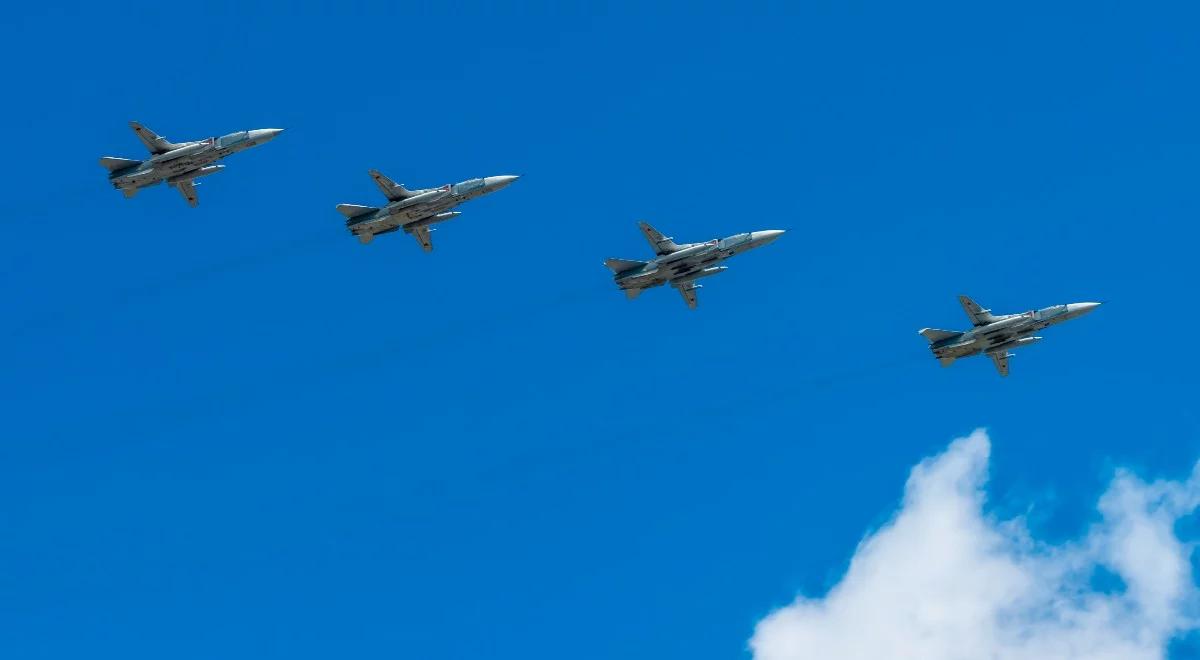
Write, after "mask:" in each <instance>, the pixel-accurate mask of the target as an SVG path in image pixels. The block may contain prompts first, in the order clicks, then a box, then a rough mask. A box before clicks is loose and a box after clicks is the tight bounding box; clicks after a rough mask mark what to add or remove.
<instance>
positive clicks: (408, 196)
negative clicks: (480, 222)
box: [337, 170, 519, 252]
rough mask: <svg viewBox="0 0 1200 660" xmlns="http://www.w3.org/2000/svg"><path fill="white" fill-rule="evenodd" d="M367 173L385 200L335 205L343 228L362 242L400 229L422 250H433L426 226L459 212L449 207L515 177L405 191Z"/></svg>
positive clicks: (513, 179)
mask: <svg viewBox="0 0 1200 660" xmlns="http://www.w3.org/2000/svg"><path fill="white" fill-rule="evenodd" d="M368 173H369V174H370V175H371V178H372V179H375V184H376V185H378V186H379V190H380V191H382V192H383V196H384V197H387V199H388V203H387V205H386V206H384V207H383V208H379V207H377V206H359V205H357V204H338V206H337V210H338V212H339V213H341V214H342V215H344V216H346V228H347V229H349V230H350V233H351V234H354V235H355V236H357V237H358V241H359V242H360V243H362V244H364V245H365V244H367V243H370V242H371V241H372V240H373V239H374V238H375V237H376V236H378V235H379V234H390V233H391V232H394V231H400V230H401V229H403V230H404V233H406V234H410V235H411V236H412V237H413V238H415V239H417V242H418V243H420V244H421V248H422V249H423V250H425V251H426V252H430V251H432V250H433V243H432V242H431V241H430V238H429V232H430V231H432V228H431V227H430V225H433V224H437V223H439V222H445V221H447V220H450V219H453V218H455V217H458V216H459V215H460V214H461V212H460V211H451V210H450V209H452V208H454V207H456V206H458V205H459V204H462V203H463V202H466V201H469V200H472V199H475V198H476V197H480V196H482V195H486V194H488V193H493V192H496V191H497V190H500V189H501V188H503V187H505V186H507V185H509V184H510V183H512V182H513V181H516V180H517V179H518V178H519V177H516V176H488V177H484V178H482V179H469V180H467V181H463V182H462V183H454V184H449V183H447V184H446V185H444V186H442V187H440V188H424V189H420V190H409V189H408V188H405V187H404V186H403V185H401V184H398V183H396V182H395V181H392V180H391V179H389V178H387V177H386V176H384V175H382V174H380V173H379V170H370V171H369V172H368Z"/></svg>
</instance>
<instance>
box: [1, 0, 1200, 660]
mask: <svg viewBox="0 0 1200 660" xmlns="http://www.w3.org/2000/svg"><path fill="white" fill-rule="evenodd" d="M643 4H644V3H631V4H629V5H623V4H610V5H604V6H568V5H562V4H560V3H536V4H530V5H527V6H526V7H524V8H516V9H512V8H504V9H502V8H498V7H496V6H494V5H493V4H491V3H480V4H472V3H463V4H455V5H437V4H428V5H420V6H412V7H402V6H398V5H391V4H385V3H370V2H367V3H352V4H351V5H350V6H342V7H337V6H334V5H332V4H331V5H329V6H322V5H317V4H287V5H284V4H279V5H273V6H272V5H268V4H261V5H254V6H246V5H243V4H241V3H207V4H205V5H199V4H178V3H176V4H172V3H154V4H146V5H140V6H139V5H128V6H122V7H120V8H114V7H111V6H99V5H91V4H87V5H80V6H70V5H58V4H42V5H29V4H26V5H22V6H20V7H16V8H14V9H13V10H11V11H10V13H9V14H8V16H7V19H6V22H7V26H6V29H5V33H6V38H5V39H3V40H0V54H3V56H4V58H5V60H6V61H8V62H9V63H10V66H8V67H6V72H5V74H4V75H5V78H6V83H7V84H6V85H5V86H6V88H7V89H8V90H9V94H8V99H9V102H8V103H6V104H5V105H4V106H3V108H2V109H0V113H2V114H3V116H4V119H5V120H6V121H5V122H4V124H5V126H6V127H7V131H6V151H7V153H8V159H7V163H6V164H5V165H4V166H2V167H3V172H4V180H5V181H6V182H7V185H6V187H5V190H6V194H5V195H4V199H3V201H2V202H0V208H2V209H3V218H4V219H3V220H2V221H0V222H3V223H4V228H5V229H4V236H5V240H3V241H0V294H2V295H3V297H4V299H5V300H6V301H7V304H6V308H7V313H6V314H5V317H6V318H7V322H6V324H5V325H6V330H5V332H6V334H7V341H6V346H7V347H8V350H7V351H5V363H6V364H5V368H4V369H3V371H2V372H0V374H2V375H0V387H2V388H3V391H4V399H5V401H6V408H7V409H8V410H7V413H6V414H5V415H4V419H5V421H6V422H7V423H6V424H5V425H4V426H5V429H4V436H5V441H4V442H3V443H2V444H0V502H2V504H0V647H2V648H6V649H8V653H7V655H10V656H11V657H21V658H68V657H71V658H76V657H80V656H81V655H84V654H86V655H88V656H90V657H121V658H126V659H136V658H160V657H163V656H170V657H173V658H179V659H186V658H209V657H213V656H216V655H221V656H224V657H247V658H249V657H254V658H276V657H278V658H285V657H286V658H309V657H311V658H318V657H329V656H330V655H334V654H337V655H342V656H349V655H352V656H356V657H363V658H377V657H395V656H397V655H404V656H406V657H425V658H461V657H498V658H510V657H512V658H516V657H520V658H560V657H563V655H564V654H567V653H569V654H570V655H571V656H572V657H575V658H580V659H585V658H611V657H618V656H619V657H646V658H652V657H691V658H728V657H739V654H742V653H744V652H745V645H746V640H747V639H748V638H749V636H750V635H751V633H752V631H753V628H754V624H755V622H756V621H757V620H759V619H760V618H761V617H763V616H764V615H765V614H767V613H768V612H769V611H770V610H772V609H773V608H776V607H779V606H781V605H783V604H785V603H787V602H788V601H790V600H791V599H792V598H793V597H794V596H795V594H796V593H798V592H804V593H820V592H821V591H822V590H824V589H826V588H828V587H829V586H830V585H831V584H832V583H833V581H834V580H836V578H837V576H838V575H840V574H841V573H842V572H843V571H844V570H845V565H846V561H847V559H848V557H849V556H850V555H851V553H852V552H853V550H854V547H855V545H856V544H857V542H858V541H859V540H860V539H861V538H862V536H863V534H864V533H865V532H866V531H867V530H869V529H870V528H872V527H873V526H875V525H878V524H880V523H881V522H882V521H883V520H884V519H886V516H887V515H888V514H889V512H890V511H891V510H892V509H893V508H894V506H895V503H896V501H897V498H898V497H899V496H900V493H901V488H902V486H903V483H904V478H905V475H906V473H907V471H908V469H909V468H910V467H911V466H912V465H913V464H914V463H916V462H917V461H918V460H920V459H921V457H923V456H925V455H928V454H930V453H931V452H935V451H938V450H939V449H940V448H942V447H944V446H945V445H946V443H947V442H948V441H949V440H950V439H951V438H953V437H956V436H959V435H963V434H966V433H968V432H970V431H971V430H972V429H974V428H976V427H980V426H984V427H987V428H989V429H990V431H991V434H992V439H993V448H992V451H993V454H994V460H993V462H992V466H991V467H992V473H993V477H992V482H993V485H992V488H991V492H992V497H993V501H992V504H993V506H995V507H996V508H997V510H998V511H1000V512H1001V513H1003V512H1017V513H1028V514H1029V516H1030V520H1031V524H1032V526H1033V527H1034V528H1035V529H1036V530H1037V531H1038V533H1039V534H1040V535H1041V536H1043V537H1045V538H1049V539H1059V538H1068V537H1072V536H1075V535H1077V534H1079V533H1080V530H1082V529H1084V528H1085V527H1086V526H1087V525H1088V524H1089V522H1091V521H1092V520H1093V517H1094V514H1093V513H1092V509H1091V507H1092V506H1093V504H1094V502H1095V498H1096V496H1097V495H1098V494H1099V493H1100V491H1101V490H1102V489H1103V487H1104V484H1105V482H1106V481H1107V479H1108V478H1109V476H1110V475H1111V473H1112V470H1113V469H1114V467H1115V466H1131V467H1133V468H1135V469H1136V470H1138V471H1140V472H1143V473H1145V474H1148V475H1151V476H1155V475H1161V476H1169V477H1179V476H1181V475H1182V474H1184V473H1186V472H1187V470H1188V466H1189V465H1190V464H1191V463H1192V462H1193V461H1194V460H1195V459H1196V458H1197V456H1200V417H1198V415H1200V413H1197V410H1196V405H1195V402H1196V376H1195V374H1196V373H1197V371H1198V366H1200V365H1198V364H1197V356H1196V353H1195V352H1194V351H1192V350H1191V348H1190V343H1191V337H1192V334H1193V333H1192V332H1191V329H1192V328H1195V327H1196V326H1197V324H1198V323H1200V314H1198V312H1197V311H1196V307H1195V305H1194V304H1193V303H1192V298H1193V295H1192V290H1193V288H1194V282H1195V281H1196V265H1195V264H1196V261H1195V256H1194V246H1195V244H1196V239H1197V237H1198V233H1197V230H1196V224H1195V218H1196V217H1197V211H1198V210H1200V209H1198V207H1200V200H1198V199H1197V196H1196V193H1195V190H1196V187H1195V176H1196V167H1195V162H1196V157H1195V154H1196V152H1197V148H1198V147H1200V128H1198V123H1197V120H1196V118H1197V117H1198V116H1200V93H1198V92H1197V88H1196V85H1195V70H1196V65H1197V63H1198V61H1200V59H1198V56H1200V46H1198V45H1197V43H1196V41H1195V39H1194V30H1193V29H1192V26H1194V25H1195V24H1196V21H1197V19H1200V12H1197V11H1196V9H1195V8H1193V7H1190V6H1188V5H1186V4H1185V3H1178V4H1165V5H1157V6H1155V7H1137V8H1133V7H1132V6H1130V5H1127V4H1124V3H1108V2H1101V3H1095V2H1092V3H1059V4H1056V5H1055V6H1054V7H1052V8H1048V7H1046V6H1044V4H1043V3H1018V4H1010V5H1006V6H1005V7H987V8H983V7H977V6H976V7H965V6H962V4H961V3H932V4H927V5H924V6H923V7H920V8H912V7H904V8H900V7H898V6H893V5H891V4H890V3H832V2H830V3H793V4H794V6H789V7H772V6H767V5H760V4H758V3H740V4H738V5H737V6H732V5H726V6H721V5H695V4H693V3H686V4H683V3H681V4H678V5H674V6H669V5H665V4H664V5H656V6H642V5H643ZM13 12H15V13H13ZM131 119H137V120H140V121H142V122H145V123H146V124H147V125H148V126H150V127H151V128H153V129H155V130H156V131H159V132H160V133H162V134H164V135H166V136H167V137H168V138H172V139H178V140H184V139H192V138H197V137H204V136H209V135H219V134H223V133H226V132H230V131H233V130H239V129H246V128H258V127H282V128H285V129H287V131H286V132H285V133H284V134H283V135H282V136H280V137H279V138H278V139H277V140H275V141H274V142H272V143H270V144H269V145H266V146H264V147H262V148H259V149H254V150H251V151H249V152H246V153H243V154H239V155H237V156H235V157H233V158H230V159H228V160H227V161H226V162H225V164H226V165H227V166H228V167H227V169H226V170H225V171H224V172H222V173H220V174H219V175H218V176H213V177H211V178H208V179H205V180H204V182H203V185H202V186H200V187H199V193H200V197H201V205H200V207H199V208H196V209H190V208H188V207H187V206H186V205H185V204H184V203H183V201H182V199H180V198H179V197H178V195H177V194H175V193H174V192H173V191H170V190H167V189H165V188H154V189H149V190H146V191H144V192H143V193H141V194H139V195H138V197H137V198H135V199H133V200H125V199H122V198H121V196H120V195H119V194H118V193H117V192H115V191H113V190H112V189H111V188H109V186H108V185H107V183H106V182H105V181H104V171H103V169H102V168H100V167H99V165H97V164H96V159H97V158H99V157H100V156H102V155H113V156H124V157H139V156H140V155H141V154H142V149H143V148H142V145H141V144H140V143H139V142H138V141H137V139H136V138H135V136H134V135H133V134H132V132H131V131H130V130H129V128H128V126H127V122H128V121H129V120H131ZM371 167H375V168H379V169H380V170H382V171H383V172H385V173H386V174H388V175H389V176H391V177H393V178H394V179H396V180H397V181H400V182H403V183H406V184H408V185H411V186H418V187H423V186H433V185H440V184H442V183H445V182H448V181H458V180H462V179H466V178H470V177H474V176H484V175H491V174H510V173H511V174H520V175H523V178H522V179H521V180H520V181H518V182H517V183H516V184H514V185H513V186H511V187H510V188H508V189H506V190H504V191H502V192H500V193H497V194H496V195H492V196H490V197H487V198H484V199H482V200H478V201H475V202H472V203H470V204H469V205H466V206H464V207H462V208H461V209H460V210H462V211H463V212H464V213H463V215H462V216H461V217H460V218H459V219H458V220H456V221H454V222H453V223H449V224H447V225H445V226H444V227H443V228H442V229H440V230H439V231H438V232H437V233H436V234H435V242H436V246H437V247H436V251H435V252H434V253H433V254H430V255H426V254H423V253H422V252H421V251H420V249H419V248H418V246H417V245H416V244H415V243H414V242H413V241H412V240H410V239H408V238H406V237H404V236H384V237H381V238H380V239H379V240H377V241H376V242H375V243H373V244H371V245H370V246H361V245H359V244H358V243H357V242H356V241H354V239H353V238H352V237H350V236H349V235H348V234H346V233H345V230H344V228H343V222H342V218H341V216H339V215H338V214H337V213H336V212H335V211H334V210H333V207H334V205H335V204H337V203H340V202H352V203H360V204H374V203H377V202H378V201H379V199H380V198H379V197H378V193H377V190H376V189H375V186H374V184H373V183H372V182H371V180H370V179H369V178H368V177H367V175H366V170H367V169H368V168H371ZM639 219H646V220H649V221H651V222H652V223H654V224H655V225H656V226H658V227H659V228H660V229H662V230H663V231H665V232H667V233H669V234H671V235H673V236H675V237H676V238H678V239H680V240H704V239H708V238H711V237H714V236H724V235H728V234H731V233H734V232H737V231H743V230H751V229H767V228H783V229H789V230H790V231H789V233H788V234H787V235H786V236H784V237H783V238H782V239H780V240H779V241H777V242H776V243H774V244H772V245H771V246H769V247H768V248H766V249H763V250H760V251H756V252H754V253H751V254H749V255H745V256H742V257H739V258H738V259H736V260H734V261H732V262H730V264H729V265H730V267H731V268H730V270H729V271H728V272H726V273H725V274H723V275H722V276H721V277H719V278H713V279H711V280H707V281H706V282H705V283H704V284H705V288H704V289H703V291H702V292H701V307H700V309H699V310H697V311H695V312H690V311H689V310H687V309H686V308H685V307H684V305H683V304H682V302H681V301H680V300H679V298H678V296H677V295H676V294H675V293H674V292H672V291H670V290H667V289H658V290H654V291H651V292H648V293H647V294H646V295H643V296H642V297H641V298H639V299H637V300H636V301H632V302H631V301H627V300H625V298H624V296H622V295H621V294H620V293H619V292H618V291H616V290H615V288H614V287H613V285H612V283H611V281H610V279H609V272H608V271H607V270H606V269H605V268H603V266H602V265H601V262H602V261H603V259H604V258H606V257H610V256H617V257H624V258H644V257H645V256H646V255H647V254H648V247H647V245H646V244H645V241H644V240H643V239H642V237H641V235H640V234H639V232H638V230H637V227H636V224H635V223H636V221H637V220H639ZM960 293H966V294H970V295H972V296H974V297H975V298H976V299H977V300H979V301H980V302H981V303H983V304H984V305H986V306H990V307H992V308H993V309H995V310H997V311H1004V312H1007V311H1020V310H1023V309H1026V308H1031V307H1042V306H1045V305H1050V304H1056V303H1060V302H1071V301H1079V300H1103V301H1106V302H1107V303H1108V304H1107V305H1106V306H1105V307H1103V308H1101V309H1100V310H1099V311H1098V312H1096V313H1095V314H1093V315H1091V316H1089V317H1087V318H1086V319H1084V320H1081V321H1079V322H1075V323H1071V324H1067V325H1064V326H1059V327H1056V328H1054V329H1052V330H1050V331H1048V332H1047V333H1046V341H1045V342H1043V343H1042V344H1040V345H1038V346H1035V347H1032V348H1029V349H1026V350H1023V351H1022V352H1020V353H1018V354H1017V356H1016V357H1015V358H1014V359H1013V361H1012V376H1011V377H1010V378H1008V379H1006V380H1001V379H1000V378H998V377H997V376H996V375H995V373H994V371H993V369H992V367H991V365H990V364H988V363H987V362H986V361H983V360H971V361H964V362H961V363H959V364H956V365H954V367H953V368H951V369H945V370H943V369H940V368H938V366H937V364H936V362H934V360H933V359H932V358H931V357H930V356H929V355H928V352H927V350H926V344H925V342H924V340H923V339H922V338H921V337H919V336H918V335H917V334H916V331H917V330H918V329H920V328H922V327H926V326H933V327H949V328H954V327H961V326H963V325H964V324H965V323H966V320H965V317H964V315H963V314H962V312H961V310H960V308H959V307H958V303H957V301H956V300H955V296H956V295H957V294H960ZM1031 503H1032V504H1031ZM1191 652H1192V651H1191V649H1189V647H1188V645H1186V644H1183V645H1180V646H1178V647H1177V649H1176V655H1178V656H1179V657H1184V656H1186V655H1189V654H1190V653H1191Z"/></svg>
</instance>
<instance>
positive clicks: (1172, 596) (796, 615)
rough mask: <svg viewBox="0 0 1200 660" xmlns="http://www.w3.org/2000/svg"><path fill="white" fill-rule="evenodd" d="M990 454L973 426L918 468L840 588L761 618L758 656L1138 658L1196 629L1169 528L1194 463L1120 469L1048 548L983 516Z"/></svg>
mask: <svg viewBox="0 0 1200 660" xmlns="http://www.w3.org/2000/svg"><path fill="white" fill-rule="evenodd" d="M990 450H991V445H990V442H989V440H988V436H987V434H986V433H985V432H984V431H976V432H975V433H973V434H971V436H970V437H967V438H962V439H959V440H956V441H954V442H953V443H952V444H951V445H950V447H949V448H948V449H947V450H946V451H945V452H944V453H942V454H939V455H937V456H934V457H932V458H929V459H926V460H925V461H923V462H921V464H919V465H917V466H916V467H915V468H913V471H912V474H911V475H910V476H909V479H908V483H907V484H906V485H905V489H904V501H903V503H902V505H901V508H900V511H899V512H898V513H897V514H896V516H895V518H894V519H893V520H892V521H891V522H889V523H888V524H887V525H885V526H884V527H883V528H882V529H880V530H878V531H876V532H874V533H873V534H871V535H870V536H868V537H867V538H866V539H865V540H863V541H862V543H861V544H860V545H859V547H858V548H857V550H856V551H855V554H854V557H853V559H852V560H851V562H850V568H849V569H848V570H847V571H846V574H845V575H844V576H843V577H842V578H841V580H840V581H839V582H838V584H837V585H836V586H834V587H833V588H832V589H831V590H830V591H829V593H827V594H826V595H825V596H824V597H821V598H805V597H800V598H798V599H797V600H796V601H795V602H794V603H792V604H791V605H788V606H787V607H784V608H782V609H780V610H778V611H776V612H773V613H772V614H771V615H770V616H768V617H767V618H765V619H764V620H762V621H761V622H759V624H758V626H757V628H756V630H755V633H754V637H753V638H752V639H751V641H750V647H751V649H752V650H753V652H754V657H755V660H800V659H802V658H804V659H807V658H812V659H819V660H842V659H850V658H853V659H855V660H859V659H867V658H919V659H921V660H950V659H966V658H971V659H974V658H987V659H989V660H1018V659H1021V660H1024V659H1030V660H1033V659H1036V660H1054V659H1059V658H1087V659H1088V660H1103V659H1108V658H1111V659H1113V660H1117V659H1119V660H1139V659H1142V658H1163V657H1165V655H1166V647H1167V644H1168V642H1169V641H1170V639H1171V638H1172V637H1174V636H1176V635H1178V634H1180V633H1181V632H1184V631H1187V630H1191V629H1193V628H1195V627H1196V626H1197V621H1196V619H1195V618H1194V617H1193V612H1194V605H1195V603H1196V600H1197V590H1196V585H1195V584H1194V583H1193V580H1192V572H1191V562H1190V556H1191V546H1190V545H1188V544H1186V543H1184V542H1182V541H1181V540H1180V539H1179V538H1178V537H1177V536H1176V534H1175V530H1174V526H1175V522H1176V521H1177V520H1178V519H1179V518H1180V517H1182V516H1186V515H1188V514H1190V513H1192V512H1193V511H1194V510H1195V509H1196V507H1197V504H1198V503H1200V471H1197V470H1194V471H1193V473H1192V475H1191V477H1190V478H1189V479H1187V480H1186V481H1179V482H1173V481H1160V482H1154V483H1146V482H1143V481H1141V480H1140V479H1139V478H1138V477H1136V476H1134V475H1133V474H1131V473H1129V472H1125V471H1120V472H1118V473H1117V474H1116V475H1115V476H1114V478H1113V480H1112V483H1111V484H1110V485H1109V487H1108V490H1107V491H1106V492H1105V493H1104V495H1103V496H1102V497H1101V498H1100V502H1099V507H1098V508H1099V511H1100V520H1099V522H1097V523H1096V524H1095V525H1093V526H1092V528H1091V529H1090V530H1089V531H1088V533H1087V534H1086V535H1084V537H1083V538H1080V539H1077V540H1075V541H1071V542H1068V543H1064V544H1060V545H1052V544H1046V543H1040V542H1038V541H1037V540H1035V539H1033V538H1032V537H1031V536H1030V534H1029V532H1028V530H1027V528H1026V526H1025V523H1024V521H1023V520H1022V519H1020V518H1017V519H1014V520H997V519H995V518H994V517H992V516H990V515H989V514H987V513H986V512H985V511H984V499H985V498H984V486H985V484H986V481H987V467H988V455H989V452H990ZM1197 467H1198V469H1200V466H1197ZM1098 571H1099V572H1101V574H1107V577H1106V578H1105V579H1103V580H1097V579H1095V577H1096V575H1097V574H1098ZM1112 576H1116V578H1119V580H1116V579H1112ZM1097 585H1103V587H1104V588H1100V587H1098V586H1097Z"/></svg>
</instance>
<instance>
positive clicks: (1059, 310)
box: [1033, 305, 1067, 321]
mask: <svg viewBox="0 0 1200 660" xmlns="http://www.w3.org/2000/svg"><path fill="white" fill-rule="evenodd" d="M1066 313H1067V306H1066V305H1054V306H1053V307H1047V308H1045V309H1039V310H1038V311H1036V312H1034V313H1033V317H1034V318H1035V319H1037V320H1038V321H1048V320H1050V319H1052V318H1054V317H1056V316H1062V315H1063V314H1066Z"/></svg>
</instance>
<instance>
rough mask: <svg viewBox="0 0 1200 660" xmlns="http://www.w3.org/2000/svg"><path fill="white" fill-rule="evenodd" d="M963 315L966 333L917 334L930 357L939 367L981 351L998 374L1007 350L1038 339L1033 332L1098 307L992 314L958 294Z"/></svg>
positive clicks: (1069, 306)
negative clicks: (926, 343)
mask: <svg viewBox="0 0 1200 660" xmlns="http://www.w3.org/2000/svg"><path fill="white" fill-rule="evenodd" d="M958 302H960V303H962V306H963V309H964V310H966V312H967V316H968V317H970V318H971V323H972V324H974V326H975V327H974V328H972V329H971V330H967V331H966V332H955V331H952V330H935V329H933V328H925V329H924V330H921V334H922V335H924V337H925V338H926V339H928V340H929V348H930V350H932V351H933V355H934V357H936V358H937V359H938V362H941V363H942V366H943V367H948V366H950V364H951V363H952V362H954V361H955V360H957V359H958V358H962V357H969V356H972V355H979V354H980V353H983V354H985V355H987V356H988V357H990V358H992V362H995V363H996V370H997V371H999V372H1000V375H1001V376H1007V375H1008V358H1010V357H1012V353H1009V352H1008V351H1009V350H1010V349H1014V348H1020V347H1022V346H1028V345H1030V344H1033V343H1036V342H1039V341H1041V339H1042V338H1041V337H1035V336H1033V333H1035V332H1037V331H1038V330H1041V329H1042V328H1046V327H1049V326H1052V325H1055V324H1057V323H1062V322H1063V321H1069V320H1071V319H1074V318H1078V317H1080V316H1083V315H1084V314H1087V313H1088V312H1090V311H1092V310H1093V309H1096V308H1097V307H1099V306H1100V303H1096V302H1083V303H1070V304H1067V305H1054V306H1052V307H1045V308H1043V309H1037V310H1033V311H1030V312H1024V313H1022V314H1006V315H1003V316H995V315H993V314H992V312H991V310H989V309H983V308H982V307H980V306H979V305H977V304H976V303H975V301H974V300H971V299H970V298H968V297H966V296H959V297H958Z"/></svg>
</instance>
